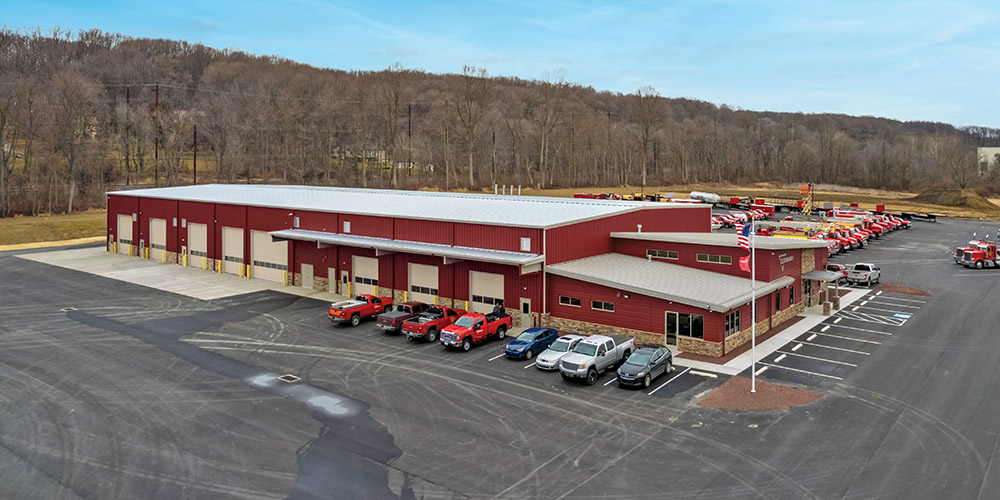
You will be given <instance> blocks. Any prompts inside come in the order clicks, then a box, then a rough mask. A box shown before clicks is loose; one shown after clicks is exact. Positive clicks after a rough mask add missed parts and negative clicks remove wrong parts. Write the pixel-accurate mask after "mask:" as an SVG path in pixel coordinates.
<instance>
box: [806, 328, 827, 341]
mask: <svg viewBox="0 0 1000 500" xmlns="http://www.w3.org/2000/svg"><path fill="white" fill-rule="evenodd" d="M829 329H830V327H829V326H827V327H826V328H824V329H823V330H822V331H824V332H825V331H827V330H829ZM814 338H816V334H815V333H814V334H812V335H810V336H809V338H807V339H806V340H812V339H814Z"/></svg>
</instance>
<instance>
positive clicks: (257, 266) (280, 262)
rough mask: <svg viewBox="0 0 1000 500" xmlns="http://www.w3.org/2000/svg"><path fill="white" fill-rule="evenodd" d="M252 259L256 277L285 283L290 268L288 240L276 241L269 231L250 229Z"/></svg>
mask: <svg viewBox="0 0 1000 500" xmlns="http://www.w3.org/2000/svg"><path fill="white" fill-rule="evenodd" d="M250 261H251V263H253V274H252V276H253V277H254V278H259V279H262V280H267V281H273V282H275V283H284V281H285V271H286V270H288V242H287V241H279V242H275V241H274V239H273V238H271V235H270V234H267V231H250ZM310 283H311V282H310Z"/></svg>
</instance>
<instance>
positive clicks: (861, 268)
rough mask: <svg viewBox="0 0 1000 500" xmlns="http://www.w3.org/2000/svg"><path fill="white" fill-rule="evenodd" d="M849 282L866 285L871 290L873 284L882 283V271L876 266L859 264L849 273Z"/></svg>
mask: <svg viewBox="0 0 1000 500" xmlns="http://www.w3.org/2000/svg"><path fill="white" fill-rule="evenodd" d="M847 281H848V283H851V284H855V283H864V284H865V286H867V287H869V288H871V286H872V284H873V283H878V282H880V281H882V270H881V269H879V267H878V266H876V265H875V264H866V263H864V262H859V263H857V264H854V267H852V268H851V269H850V270H849V271H847Z"/></svg>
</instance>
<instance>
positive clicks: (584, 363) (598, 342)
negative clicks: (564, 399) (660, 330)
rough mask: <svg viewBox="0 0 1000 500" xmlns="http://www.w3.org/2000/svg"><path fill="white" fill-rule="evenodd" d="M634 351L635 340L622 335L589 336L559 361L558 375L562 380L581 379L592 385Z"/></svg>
mask: <svg viewBox="0 0 1000 500" xmlns="http://www.w3.org/2000/svg"><path fill="white" fill-rule="evenodd" d="M633 350H635V340H633V339H632V338H630V337H626V336H624V335H591V336H590V337H587V338H585V339H583V340H581V341H580V343H579V344H577V345H576V347H574V348H573V351H572V352H570V353H569V354H567V355H566V356H563V358H562V359H560V360H559V374H560V375H562V378H563V379H564V380H569V379H572V378H576V379H583V380H584V381H585V382H586V383H587V385H594V383H596V382H597V376H598V375H600V374H601V373H603V372H605V371H607V370H611V369H613V368H614V367H616V366H618V364H619V363H621V362H622V361H624V360H625V359H626V358H628V356H629V355H630V354H632V351H633Z"/></svg>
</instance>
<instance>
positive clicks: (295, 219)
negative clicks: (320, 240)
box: [292, 217, 299, 227]
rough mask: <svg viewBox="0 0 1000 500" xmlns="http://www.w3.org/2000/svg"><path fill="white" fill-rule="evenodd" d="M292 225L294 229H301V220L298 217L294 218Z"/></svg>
mask: <svg viewBox="0 0 1000 500" xmlns="http://www.w3.org/2000/svg"><path fill="white" fill-rule="evenodd" d="M292 225H293V226H294V227H299V218H298V217H295V218H294V219H293V220H292Z"/></svg>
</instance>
